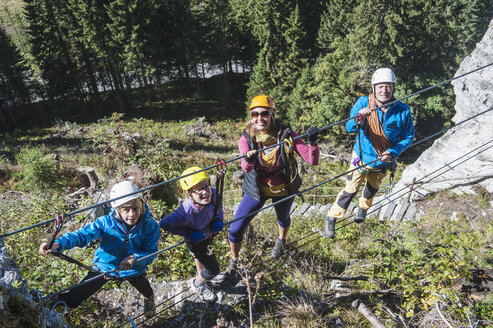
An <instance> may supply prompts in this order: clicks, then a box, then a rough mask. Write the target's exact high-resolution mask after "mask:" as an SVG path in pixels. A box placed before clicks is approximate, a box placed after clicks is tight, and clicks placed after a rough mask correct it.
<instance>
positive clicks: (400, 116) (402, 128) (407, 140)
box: [346, 97, 414, 168]
mask: <svg viewBox="0 0 493 328" xmlns="http://www.w3.org/2000/svg"><path fill="white" fill-rule="evenodd" d="M365 107H368V97H360V98H359V99H358V101H356V103H355V104H354V106H353V108H351V117H354V116H356V115H357V114H358V112H359V111H360V109H362V108H365ZM375 107H377V106H375ZM377 111H378V119H379V120H380V123H381V124H382V128H383V131H384V132H385V134H386V135H387V138H388V139H389V141H390V143H391V144H392V147H391V148H389V149H387V151H388V152H389V153H390V154H391V155H392V163H387V162H381V161H377V162H375V163H373V164H371V165H370V166H371V167H373V168H383V167H386V166H389V165H391V164H393V163H395V160H396V159H397V157H398V156H399V155H400V154H401V153H402V152H403V151H404V150H406V149H407V148H408V147H409V146H410V145H411V144H412V142H413V139H414V124H413V118H412V115H411V109H410V108H409V106H407V105H406V104H404V103H402V102H400V101H399V102H397V103H395V104H393V105H391V106H390V107H389V108H387V111H386V112H385V114H384V113H383V111H382V110H381V109H377ZM365 124H366V121H365V122H364V123H363V124H362V125H361V128H360V130H359V134H360V137H356V143H355V144H354V148H353V151H354V153H356V155H357V156H358V157H360V156H361V155H360V147H359V143H360V139H361V153H362V157H363V158H360V159H361V160H362V161H363V163H369V162H372V161H374V160H376V159H377V158H378V155H377V153H376V152H375V149H374V148H373V146H372V145H371V143H370V138H369V136H367V134H365ZM346 129H347V131H348V132H349V133H357V132H358V128H357V125H356V122H355V121H354V119H352V120H349V121H348V122H347V123H346Z"/></svg>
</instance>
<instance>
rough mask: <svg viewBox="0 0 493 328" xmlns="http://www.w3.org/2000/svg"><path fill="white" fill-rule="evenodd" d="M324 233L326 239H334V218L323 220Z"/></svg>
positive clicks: (329, 217)
mask: <svg viewBox="0 0 493 328" xmlns="http://www.w3.org/2000/svg"><path fill="white" fill-rule="evenodd" d="M324 232H325V236H326V237H327V238H334V235H335V233H336V218H333V217H331V216H328V217H327V218H326V219H325V228H324Z"/></svg>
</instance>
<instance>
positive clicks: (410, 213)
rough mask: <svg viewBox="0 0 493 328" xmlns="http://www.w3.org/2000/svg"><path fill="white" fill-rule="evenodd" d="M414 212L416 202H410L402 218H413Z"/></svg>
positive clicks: (415, 210)
mask: <svg viewBox="0 0 493 328" xmlns="http://www.w3.org/2000/svg"><path fill="white" fill-rule="evenodd" d="M416 212H417V208H416V203H411V205H409V208H408V209H407V211H406V215H404V220H412V219H414V216H415V215H416Z"/></svg>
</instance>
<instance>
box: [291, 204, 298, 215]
mask: <svg viewBox="0 0 493 328" xmlns="http://www.w3.org/2000/svg"><path fill="white" fill-rule="evenodd" d="M296 207H298V204H296V203H295V202H293V204H291V209H290V210H289V214H290V215H293V212H294V210H295V209H296Z"/></svg>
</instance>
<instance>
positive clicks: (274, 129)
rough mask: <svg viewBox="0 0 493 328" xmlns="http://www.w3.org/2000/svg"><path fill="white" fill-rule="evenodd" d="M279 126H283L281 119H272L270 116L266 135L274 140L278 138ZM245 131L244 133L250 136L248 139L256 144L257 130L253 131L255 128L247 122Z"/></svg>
mask: <svg viewBox="0 0 493 328" xmlns="http://www.w3.org/2000/svg"><path fill="white" fill-rule="evenodd" d="M281 126H283V121H282V120H281V119H278V118H274V116H272V121H271V124H270V126H269V130H267V134H269V135H270V136H272V137H274V138H277V137H278V136H279V130H280V128H281ZM245 131H246V133H248V135H249V136H250V138H252V140H253V141H255V142H257V138H256V135H257V129H255V126H254V125H253V123H252V122H248V124H247V126H246V128H245ZM276 140H277V139H276Z"/></svg>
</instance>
